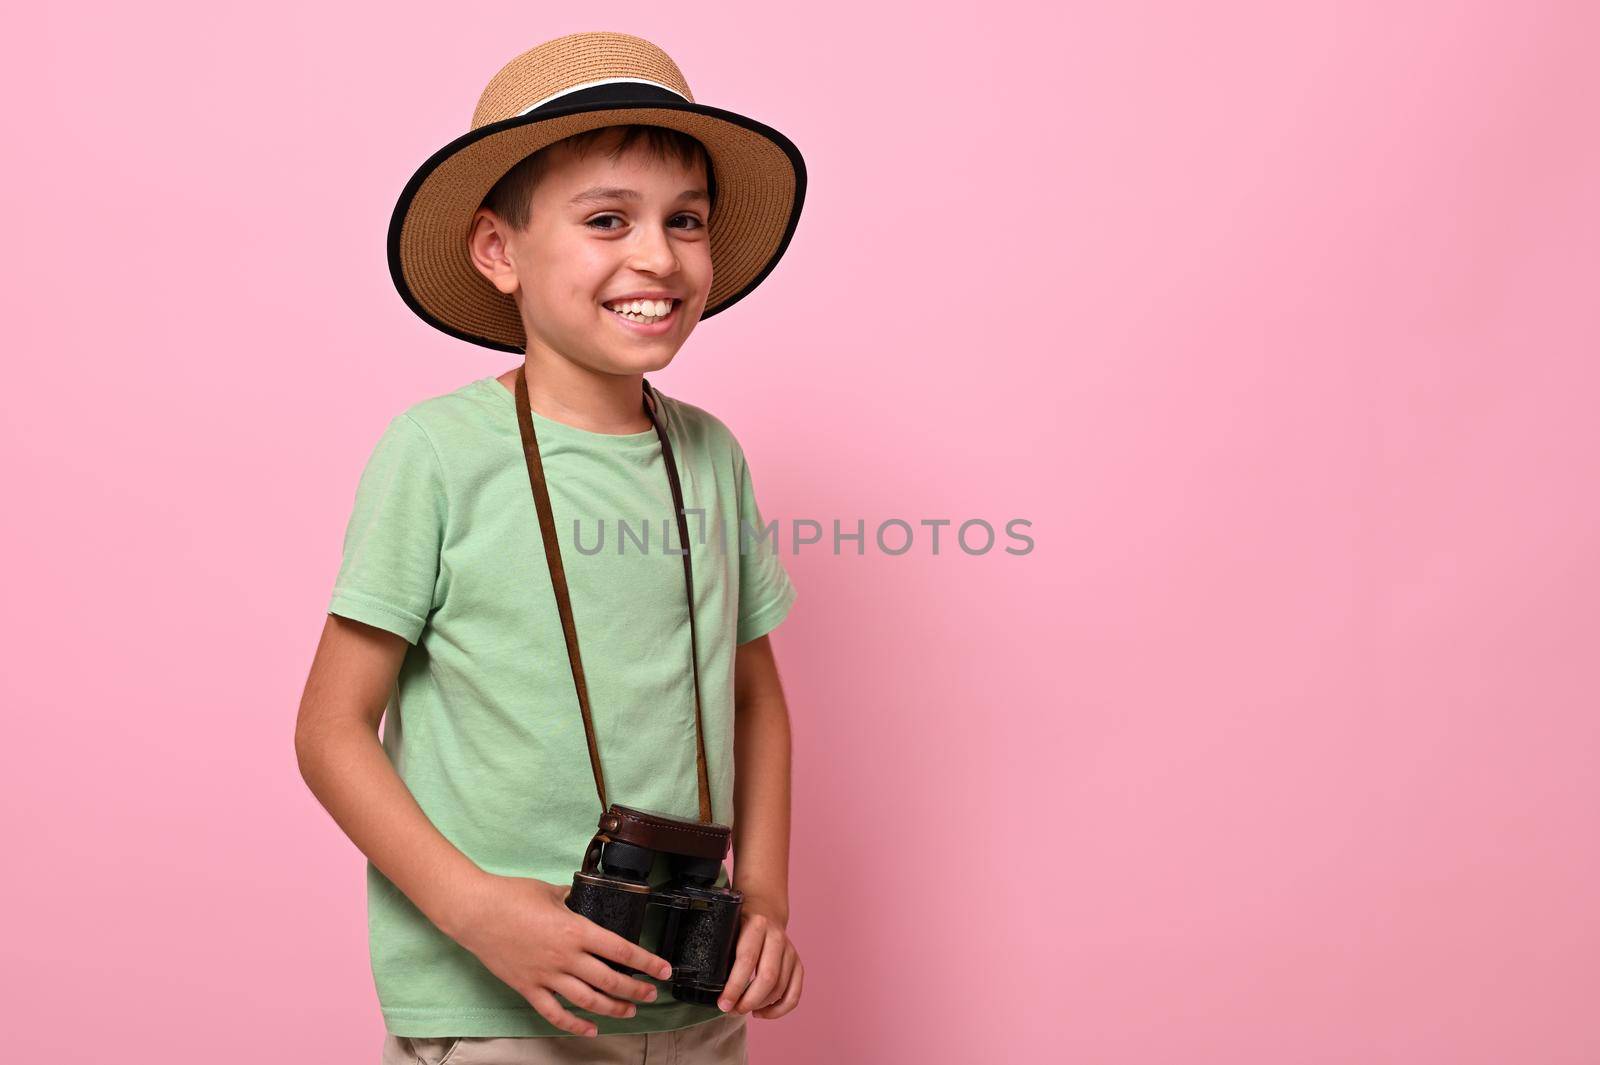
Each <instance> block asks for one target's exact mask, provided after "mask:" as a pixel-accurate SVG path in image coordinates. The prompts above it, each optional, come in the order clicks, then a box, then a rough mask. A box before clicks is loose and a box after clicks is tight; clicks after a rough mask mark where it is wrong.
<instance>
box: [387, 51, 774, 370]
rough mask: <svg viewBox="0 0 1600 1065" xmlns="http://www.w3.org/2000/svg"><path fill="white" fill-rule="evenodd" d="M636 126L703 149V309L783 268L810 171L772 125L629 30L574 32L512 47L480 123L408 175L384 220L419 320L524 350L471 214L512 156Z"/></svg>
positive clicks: (736, 296)
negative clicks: (474, 251) (472, 245)
mask: <svg viewBox="0 0 1600 1065" xmlns="http://www.w3.org/2000/svg"><path fill="white" fill-rule="evenodd" d="M628 123H641V124H645V125H652V126H666V127H668V128H669V129H675V130H680V131H682V132H684V133H687V134H688V135H689V136H691V137H693V138H695V139H696V140H698V141H699V142H700V143H701V144H703V145H705V148H706V152H707V154H708V155H709V156H710V158H711V169H712V173H711V175H710V178H711V181H712V195H713V196H714V197H715V198H716V206H715V209H714V210H713V211H712V213H711V218H710V222H709V226H708V228H709V230H710V241H711V268H712V283H711V292H710V294H709V295H708V297H707V299H706V307H705V311H704V312H703V313H702V315H701V317H702V318H709V317H711V316H712V315H713V314H716V313H717V312H719V311H722V310H724V309H726V308H728V307H730V306H732V305H733V304H735V303H737V302H738V301H739V300H741V299H743V298H744V297H745V295H747V294H748V293H749V292H750V291H751V290H752V289H754V288H755V287H756V286H757V285H758V284H760V283H761V281H762V279H763V278H765V277H766V276H767V274H768V273H770V272H771V270H772V268H773V267H774V266H776V265H777V263H778V259H779V258H780V257H782V255H783V252H784V249H785V248H787V247H788V246H789V238H790V237H792V236H793V235H794V229H795V225H796V223H798V222H799V220H800V207H801V204H802V203H803V202H804V200H805V191H806V168H805V162H804V160H803V159H802V158H801V156H800V150H799V149H798V148H796V147H795V146H794V144H793V143H792V142H791V141H790V140H789V138H787V137H785V136H784V135H783V134H781V133H779V132H778V131H777V130H775V129H772V128H771V127H770V126H765V125H763V124H761V123H760V122H757V121H755V120H754V119H750V118H746V117H744V116H743V115H739V114H735V113H734V112H732V111H724V110H721V109H720V108H716V107H708V106H706V105H705V104H698V103H695V102H694V96H693V95H692V94H691V93H690V92H689V83H688V82H687V81H685V80H684V77H683V74H682V73H681V72H680V71H679V70H678V66H677V64H676V63H674V62H673V61H672V58H671V57H670V56H668V55H667V54H666V53H665V52H663V51H662V50H661V49H660V48H657V47H656V46H655V45H653V44H651V43H650V42H649V41H646V40H644V39H642V38H639V37H634V36H630V35H629V34H626V33H574V34H569V35H568V36H565V37H558V38H556V39H555V40H553V41H547V42H545V43H544V44H541V45H539V46H538V47H536V48H531V49H529V50H528V51H526V52H523V53H522V54H521V55H519V56H517V57H516V58H515V59H513V60H511V62H509V63H507V64H506V65H505V66H504V67H502V68H501V70H500V72H499V73H498V74H496V75H495V76H494V77H493V78H491V79H490V80H489V85H488V87H487V88H485V89H484V90H483V95H482V97H480V98H479V100H478V109H477V111H475V112H474V113H473V116H472V128H471V130H470V131H469V132H468V133H466V134H465V135H463V136H460V137H457V138H456V139H455V140H453V141H451V142H450V143H449V144H446V145H445V146H444V147H443V148H440V149H439V150H438V151H437V152H434V153H433V155H432V156H431V157H429V159H428V161H427V162H425V163H423V164H422V166H421V167H419V168H418V169H417V172H416V173H415V174H413V175H412V176H411V180H410V181H408V182H406V187H405V190H404V191H403V192H401V194H400V201H399V202H398V203H396V204H395V208H394V215H393V217H392V218H391V219H390V222H389V273H390V274H391V276H393V278H394V284H395V288H396V289H398V290H399V292H400V298H401V299H403V300H405V302H406V305H407V306H408V307H410V308H411V309H412V310H413V311H415V312H416V313H417V314H418V315H419V316H420V317H421V318H422V320H423V321H425V322H427V323H428V324H429V325H432V326H434V327H436V328H438V329H441V330H443V331H444V332H446V333H449V334H450V335H451V336H453V337H459V338H460V339H462V340H468V341H471V342H472V343H474V344H481V345H483V346H484V347H487V348H494V349H495V350H497V351H509V352H514V353H516V354H519V355H520V354H522V353H523V351H524V349H525V348H526V345H527V338H526V337H525V336H524V335H523V330H522V319H521V316H520V315H519V314H518V313H517V304H516V301H515V299H514V298H513V297H511V296H508V295H505V294H504V293H502V292H500V291H499V290H498V289H496V288H495V287H494V286H493V285H492V284H490V283H489V280H488V279H487V278H485V277H484V276H483V275H482V274H480V273H479V272H478V271H477V268H476V267H474V266H473V265H472V261H471V259H469V258H468V255H467V234H468V227H469V223H470V222H471V220H472V214H473V212H474V211H476V210H477V209H478V207H479V206H480V205H481V204H482V203H483V198H484V196H486V195H487V194H488V192H489V190H490V189H491V188H493V187H494V184H495V182H497V181H499V180H500V178H501V177H502V176H504V175H505V173H506V172H507V171H508V170H510V169H511V168H512V167H513V166H515V165H516V164H517V163H519V162H521V161H522V160H523V159H525V158H527V157H528V156H529V155H532V154H533V153H534V152H536V151H538V150H539V149H541V148H544V147H546V146H548V145H551V144H554V143H555V142H556V141H559V140H561V139H563V138H565V137H570V136H572V135H573V134H575V133H581V132H583V131H585V130H590V129H596V128H598V127H600V126H616V125H624V124H628Z"/></svg>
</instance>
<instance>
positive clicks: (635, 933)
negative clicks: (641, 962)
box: [567, 873, 650, 976]
mask: <svg viewBox="0 0 1600 1065" xmlns="http://www.w3.org/2000/svg"><path fill="white" fill-rule="evenodd" d="M649 907H650V888H649V885H646V884H638V885H635V884H629V883H626V882H624V881H618V880H614V879H611V878H609V877H603V876H591V875H590V874H588V873H574V874H573V877H572V891H571V892H570V893H569V894H568V895H567V909H569V910H572V911H573V912H574V913H577V914H579V915H580V916H583V917H587V918H589V920H591V921H593V922H594V923H595V924H597V925H599V926H600V927H601V928H604V929H606V930H607V931H611V932H615V933H616V934H617V935H619V936H621V937H622V938H623V939H626V940H627V941H628V942H630V943H637V942H639V936H640V934H641V933H642V932H643V931H644V918H645V912H646V911H647V910H648V909H649ZM600 960H601V961H603V962H605V963H606V965H608V966H610V967H611V968H612V969H615V970H616V971H617V972H619V973H623V974H624V975H627V976H640V975H643V974H641V973H640V972H639V970H637V969H635V968H633V967H632V966H629V965H623V964H622V963H621V962H615V961H612V960H611V959H610V958H601V959H600Z"/></svg>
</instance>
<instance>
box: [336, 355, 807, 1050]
mask: <svg viewBox="0 0 1600 1065" xmlns="http://www.w3.org/2000/svg"><path fill="white" fill-rule="evenodd" d="M656 395H657V396H658V397H659V400H660V404H659V417H661V419H662V423H663V426H664V427H665V429H666V432H667V434H668V436H669V438H670V439H671V441H672V447H673V451H674V453H675V456H676V459H677V463H678V466H679V478H680V480H681V482H682V489H683V497H684V505H685V507H686V508H688V509H689V511H690V513H689V517H688V520H689V535H690V548H691V556H690V557H691V561H692V563H693V569H694V582H695V628H696V634H697V639H698V643H699V664H700V685H701V708H702V714H703V718H704V729H705V747H706V759H707V770H708V773H709V776H710V783H711V797H712V815H713V817H714V819H715V820H717V821H718V822H720V823H722V824H725V825H732V824H733V823H734V810H733V776H734V757H733V729H734V703H733V680H734V677H733V665H734V646H735V644H736V643H744V642H747V641H749V640H753V639H756V638H757V637H759V636H761V635H763V634H765V633H767V632H770V631H771V630H772V629H773V628H774V627H776V626H777V625H778V623H779V622H781V621H782V620H783V619H784V617H785V616H786V615H787V614H788V612H789V608H790V605H791V604H792V603H793V602H794V599H795V590H794V587H793V585H792V584H791V583H790V581H789V578H788V575H787V574H786V573H785V571H784V568H783V565H782V563H781V561H780V558H779V555H778V552H777V549H776V539H775V538H774V537H767V538H763V537H762V536H761V535H760V534H761V532H762V531H764V530H765V529H766V526H765V525H764V524H763V523H762V521H761V517H760V512H759V511H758V509H757V507H756V498H755V490H754V487H753V485H752V482H751V477H750V470H749V467H748V465H747V464H746V462H745V458H744V453H743V451H742V449H741V448H740V447H739V443H738V441H737V440H735V439H734V437H733V434H732V433H731V432H730V431H729V430H728V428H727V426H725V425H724V424H723V423H722V422H721V421H719V420H718V419H717V418H715V417H713V416H712V415H711V414H709V413H707V412H706V411H704V410H702V409H700V408H698V407H695V406H693V405H691V404H688V403H684V402H682V401H679V400H675V399H673V398H671V397H669V396H666V395H663V394H662V393H661V392H660V390H659V389H658V390H657V391H656ZM533 419H534V429H535V432H536V434H537V436H538V440H539V453H540V457H541V459H542V461H543V464H544V469H545V474H546V480H547V482H548V484H549V489H550V501H551V508H552V510H553V511H554V514H555V519H556V527H557V535H558V537H559V541H560V544H561V558H562V562H563V564H564V566H565V569H566V576H567V584H568V587H569V589H570V590H571V596H572V609H573V615H574V622H575V624H576V626H577V632H578V644H579V650H580V652H581V654H582V658H583V667H584V676H585V680H586V681H587V683H588V688H589V699H590V708H591V712H592V715H593V719H594V727H595V736H596V741H597V743H598V745H599V748H600V758H601V765H602V767H603V769H604V771H605V779H606V790H607V793H608V794H607V797H608V798H609V799H610V800H611V801H612V802H618V803H622V804H624V805H628V806H634V807H639V808H643V809H647V810H657V811H662V812H665V813H669V814H674V815H677V816H680V817H685V818H690V819H693V818H695V817H696V816H697V815H698V811H699V794H698V790H697V786H696V770H695V724H694V719H695V713H694V686H693V685H694V681H693V678H692V677H691V675H690V671H689V655H690V643H689V618H688V604H687V599H686V594H685V590H684V581H683V558H682V555H681V554H679V553H677V552H678V550H679V549H680V548H681V544H680V541H679V536H678V531H677V525H676V521H675V519H674V516H673V505H672V495H671V490H670V488H669V486H668V483H667V476H666V467H665V466H664V464H663V457H662V451H661V442H660V441H659V440H658V439H657V437H656V434H655V431H654V430H653V429H651V430H647V431H645V432H642V433H631V434H623V435H611V434H605V433H594V432H589V431H586V430H583V429H578V428H576V427H573V426H569V425H565V424H563V423H560V422H555V421H551V420H550V419H548V418H544V417H542V416H541V415H539V414H537V413H535V414H534V415H533ZM697 509H701V510H703V511H704V516H703V518H702V516H701V515H699V514H697V513H695V511H696V510H697ZM741 523H742V525H741ZM668 534H670V535H668ZM664 536H666V537H667V539H666V540H663V537H664ZM641 545H642V546H641ZM668 548H670V549H668ZM328 611H329V613H333V614H339V615H342V616H344V617H348V618H354V619H355V620H357V621H362V622H365V623H367V624H369V625H375V626H377V627H379V628H382V629H386V630H388V631H390V632H394V633H398V634H399V635H400V636H403V637H404V638H405V639H406V640H407V641H408V642H409V643H411V644H412V645H413V646H411V647H409V648H407V651H406V655H405V659H404V662H403V663H402V665H401V667H400V672H399V676H398V679H397V682H396V686H395V690H394V692H393V693H391V696H390V701H389V705H388V708H387V711H386V714H385V718H384V724H383V746H384V749H385V750H386V751H387V753H388V755H389V758H390V760H391V761H392V762H393V764H394V766H395V769H396V771H397V772H398V773H399V775H400V777H401V778H402V779H403V780H404V781H405V783H406V786H407V787H408V788H409V789H410V790H411V793H412V794H413V795H414V796H416V799H417V803H418V804H419V805H420V806H421V807H422V809H423V811H424V812H425V813H426V814H427V815H428V818H429V819H430V820H431V821H432V822H433V824H434V825H436V826H437V827H438V829H439V831H440V832H441V833H443V834H444V836H445V837H446V838H447V839H449V840H450V841H451V842H452V843H453V844H454V845H455V846H456V847H457V848H459V849H460V850H461V851H462V852H463V853H464V854H466V855H467V857H469V858H471V859H472V860H473V861H474V862H476V863H477V864H478V865H479V866H480V867H482V868H484V869H486V870H488V871H489V872H492V873H497V874H500V875H504V876H519V877H537V878H538V879H540V880H547V881H550V882H552V883H555V884H562V885H570V884H571V883H572V874H573V873H574V872H575V871H576V870H577V869H578V867H579V866H580V865H581V863H582V858H583V852H584V848H585V847H586V845H587V844H588V842H589V840H590V838H591V837H592V836H593V835H594V833H595V830H596V824H597V822H598V821H599V817H600V813H601V808H600V799H599V796H598V795H597V794H596V791H595V785H594V776H593V772H592V770H591V769H590V766H589V754H588V746H587V743H586V741H585V739H584V732H583V718H582V714H581V712H580V710H579V708H578V698H577V693H576V691H575V689H574V686H573V681H572V672H571V666H570V665H569V663H568V658H567V648H566V643H565V641H564V639H563V637H562V629H561V619H560V614H559V613H558V611H557V608H556V601H555V593H554V590H553V588H552V586H551V583H550V574H549V570H548V568H547V567H546V564H545V557H544V544H543V541H542V539H541V538H540V533H539V522H538V513H537V511H536V510H535V508H534V503H533V493H532V489H531V488H530V486H529V483H528V471H527V465H526V463H525V461H524V458H523V454H522V441H521V436H520V434H519V432H518V428H517V413H516V407H515V400H514V398H513V396H512V394H511V391H510V390H509V389H507V388H506V387H505V386H504V385H503V384H501V383H500V382H499V381H498V380H496V379H495V378H493V377H486V378H481V379H479V380H476V381H473V382H472V383H471V384H468V385H465V386H463V387H462V388H459V389H457V390H456V391H454V392H450V393H448V394H445V395H442V396H436V397H433V398H431V399H427V400H424V401H422V402H420V403H417V404H415V405H414V406H412V407H411V408H410V409H408V410H407V411H405V412H404V413H402V414H400V415H398V416H397V417H395V418H394V419H393V420H392V421H391V422H390V423H389V426H388V428H387V429H386V430H385V431H384V433H383V435H382V437H381V438H380V439H379V440H378V443H377V446H376V447H375V449H374V450H373V452H372V455H371V457H370V459H369V460H368V462H367V465H366V468H365V470H364V471H363V473H362V475H361V480H360V484H359V487H358V488H357V491H356V497H355V505H354V508H353V511H352V514H351V518H350V523H349V526H348V529H347V531H346V533H345V539H344V556H343V560H342V562H341V565H340V567H339V575H338V578H337V580H336V581H335V584H334V590H333V597H332V600H331V601H330V603H329V605H328ZM667 875H668V870H667V868H666V863H665V861H664V860H663V861H661V862H658V863H657V867H656V870H655V871H654V873H653V874H652V877H651V879H652V883H654V884H657V885H659V884H660V883H662V882H664V881H665V879H666V878H667ZM717 882H718V883H719V884H726V883H728V872H727V863H726V862H724V865H723V869H722V873H721V875H720V876H719V878H718V881H717ZM650 914H651V917H650V919H649V921H648V923H647V925H646V928H645V934H644V936H643V938H642V939H641V945H642V946H644V947H645V948H646V949H647V950H651V951H655V950H656V948H657V945H658V943H659V940H660V932H661V924H662V922H661V919H660V917H659V914H660V911H659V910H658V909H657V908H655V907H652V908H651V910H650ZM367 919H368V926H369V934H370V935H369V939H370V946H371V955H372V974H373V979H374V982H375V984H376V987H377V993H378V999H379V1003H380V1005H381V1007H382V1009H383V1017H384V1022H385V1025H386V1026H387V1028H388V1030H389V1031H390V1032H391V1033H393V1034H395V1035H400V1036H419V1037H421V1036H446V1037H448V1036H546V1035H551V1036H553V1035H566V1034H568V1033H565V1032H563V1031H561V1030H560V1029H558V1028H556V1027H555V1026H554V1025H552V1024H550V1023H549V1022H548V1021H546V1020H545V1019H544V1018H543V1017H541V1016H540V1015H539V1014H538V1012H537V1011H535V1010H534V1009H533V1007H532V1006H531V1005H529V1004H528V1002H527V1001H526V1000H525V999H523V997H522V996H521V995H520V994H518V993H517V992H516V991H514V990H513V989H512V988H511V987H510V986H508V985H507V984H505V983H503V982H501V981H500V979H499V978H498V977H496V976H495V975H494V974H493V973H491V972H489V970H488V969H486V968H485V967H484V966H483V965H482V963H480V962H479V961H478V959H477V958H476V956H474V955H473V954H472V953H471V952H470V951H468V950H466V949H465V948H464V947H462V946H460V945H459V944H457V943H456V942H455V941H454V940H452V939H450V938H449V937H448V936H446V935H445V934H444V933H443V932H441V931H439V929H438V928H437V927H435V926H434V924H433V923H432V922H431V921H429V920H428V919H427V918H426V917H425V916H424V915H423V914H422V912H421V911H420V910H418V909H417V908H416V907H415V906H414V905H413V904H412V903H411V901H410V900H409V899H408V898H406V897H405V895H403V894H402V893H401V892H400V891H399V890H398V889H397V888H396V887H395V886H394V885H393V884H392V883H391V882H390V881H389V880H388V878H387V877H385V876H384V875H383V874H382V873H380V872H379V871H378V870H377V869H376V868H375V867H374V866H372V865H371V863H368V866H367ZM645 979H651V978H645ZM652 982H654V983H655V984H656V986H657V989H658V997H657V999H656V1001H655V1002H653V1003H643V1002H641V1003H638V1012H637V1014H636V1015H635V1016H633V1017H631V1018H616V1017H608V1016H603V1015H600V1014H596V1013H592V1012H590V1011H588V1010H583V1009H578V1008H574V1007H571V1006H569V1007H568V1008H569V1009H571V1010H572V1012H573V1013H574V1014H576V1015H577V1016H580V1017H584V1018H586V1019H588V1020H589V1021H591V1022H593V1023H594V1024H595V1025H596V1027H597V1028H598V1029H599V1032H600V1034H602V1035H605V1034H609V1033H622V1032H651V1031H665V1030H667V1029H672V1028H682V1027H687V1026H689V1025H692V1024H698V1023H701V1022H704V1021H707V1020H710V1019H712V1018H714V1017H717V1016H720V1015H721V1014H720V1011H719V1010H717V1009H716V1007H714V1006H701V1005H697V1004H694V1003H687V1002H678V1001H676V1000H674V999H673V997H672V995H671V983H670V981H655V980H652ZM563 1005H566V1003H565V1002H563Z"/></svg>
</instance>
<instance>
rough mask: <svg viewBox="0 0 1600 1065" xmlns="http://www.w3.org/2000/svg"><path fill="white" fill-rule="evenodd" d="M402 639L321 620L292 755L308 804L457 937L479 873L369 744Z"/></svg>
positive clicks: (374, 740)
mask: <svg viewBox="0 0 1600 1065" xmlns="http://www.w3.org/2000/svg"><path fill="white" fill-rule="evenodd" d="M406 646H407V645H406V641H405V639H404V638H403V637H401V636H399V635H396V634H395V633H392V632H387V631H385V630H383V629H380V628H376V627H374V626H371V625H366V624H363V623H362V622H359V621H353V620H351V619H349V618H345V617H341V616H340V615H337V614H329V615H328V620H327V624H326V625H325V626H324V628H323V630H322V639H321V641H320V642H319V643H318V644H317V653H316V657H315V658H314V659H313V661H312V664H311V675H310V676H309V677H308V678H307V680H306V690H305V695H304V697H303V698H302V699H301V701H300V716H299V719H298V721H297V722H296V724H295V733H294V749H295V757H296V759H297V760H298V761H299V764H300V774H301V776H303V777H304V778H305V781H306V785H307V786H308V787H309V788H310V789H311V791H312V793H313V794H314V795H316V797H317V800H318V801H319V802H321V803H322V805H323V806H324V807H326V808H327V810H328V813H329V814H331V815H332V816H333V819H334V821H336V822H337V823H338V825H339V827H340V828H342V829H343V830H344V832H345V835H347V836H349V837H350V839H351V841H352V842H354V843H355V844H356V846H357V847H358V848H360V850H361V851H362V853H364V854H365V855H366V856H367V857H368V858H369V859H371V861H372V864H373V865H375V866H377V868H378V870H379V871H380V872H382V873H383V875H384V876H386V877H388V878H389V880H390V881H392V882H393V883H394V885H395V886H396V887H398V888H399V889H400V890H401V891H402V892H404V893H405V895H406V897H407V898H409V899H410V900H411V901H412V902H414V903H415V904H416V906H417V908H418V909H420V910H421V911H422V912H423V913H424V914H425V915H426V916H427V918H428V919H429V920H430V921H432V922H433V923H434V924H435V925H437V926H438V927H439V929H440V930H441V931H443V932H445V933H446V934H448V935H451V936H459V934H460V924H461V922H462V920H463V919H464V917H465V915H464V914H462V913H461V912H460V909H461V903H462V902H463V901H464V900H467V899H469V898H471V896H472V891H471V888H472V887H473V886H474V884H475V883H476V882H477V881H478V880H479V879H480V877H481V873H482V870H480V869H479V868H478V866H477V864H476V863H474V862H473V861H472V860H471V859H470V858H468V857H467V856H466V855H465V854H462V853H461V851H459V850H457V849H456V847H455V845H454V844H453V843H451V842H450V841H449V840H448V839H446V838H445V837H444V835H443V834H441V833H440V832H439V830H438V829H437V828H436V827H434V824H433V822H432V821H430V820H428V816H427V814H425V813H423V811H422V808H421V807H420V806H418V805H417V800H416V799H415V798H414V797H413V796H412V794H411V791H410V789H409V788H407V787H406V785H405V782H404V781H402V780H401V779H400V776H399V774H398V773H396V772H395V771H394V766H393V765H392V764H391V763H390V761H389V756H388V755H387V754H386V753H385V752H384V750H383V746H382V745H381V743H379V742H378V722H379V721H380V720H381V719H382V717H383V711H384V708H385V707H386V706H387V705H388V702H389V693H390V691H391V690H392V689H393V687H394V683H395V677H396V675H397V674H398V672H399V669H400V663H401V661H402V660H403V659H404V657H405V653H406Z"/></svg>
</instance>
